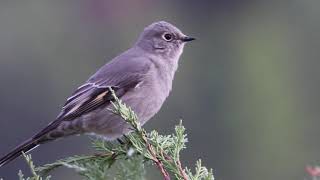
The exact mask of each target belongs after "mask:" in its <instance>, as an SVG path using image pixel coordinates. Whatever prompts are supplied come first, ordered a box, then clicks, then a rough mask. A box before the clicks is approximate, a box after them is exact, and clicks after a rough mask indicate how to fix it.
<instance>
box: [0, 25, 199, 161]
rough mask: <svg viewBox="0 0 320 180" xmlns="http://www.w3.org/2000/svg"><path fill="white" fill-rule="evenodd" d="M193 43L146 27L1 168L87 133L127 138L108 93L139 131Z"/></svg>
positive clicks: (171, 31) (171, 29)
mask: <svg viewBox="0 0 320 180" xmlns="http://www.w3.org/2000/svg"><path fill="white" fill-rule="evenodd" d="M192 40H194V38H191V37H189V36H186V35H184V34H183V33H182V32H181V31H180V30H179V29H178V28H176V27H175V26H173V25H172V24H170V23H167V22H164V21H160V22H155V23H153V24H151V25H149V26H147V27H146V28H145V29H144V31H143V32H142V33H141V34H140V36H139V38H138V40H137V42H136V43H135V44H134V45H133V47H132V48H130V49H128V50H127V51H125V52H124V53H122V54H120V55H119V56H117V57H115V58H114V59H113V60H112V61H110V62H109V63H107V64H106V65H104V66H103V67H101V68H100V69H99V70H98V71H97V72H96V73H95V74H94V75H92V76H91V77H90V78H89V80H87V81H86V82H85V83H84V84H83V85H82V86H80V87H79V88H78V89H77V90H76V91H75V92H74V93H73V94H72V96H71V97H69V98H68V99H67V102H66V103H65V105H64V106H63V108H62V111H61V113H60V114H59V115H58V117H57V118H56V120H54V121H53V122H51V123H50V124H49V125H48V126H46V127H45V128H44V129H43V130H41V131H40V132H39V133H37V134H35V135H34V136H33V137H31V138H30V139H28V140H27V141H25V142H24V143H22V144H21V145H19V146H18V147H16V148H15V149H14V150H13V151H11V152H10V153H8V154H7V155H5V156H4V157H3V158H1V159H0V167H1V166H3V165H4V164H6V163H8V162H10V161H11V160H13V159H15V158H16V157H18V156H20V155H21V152H27V151H29V150H31V149H32V148H34V147H36V146H37V145H39V144H43V143H45V142H48V141H51V140H55V139H57V138H61V137H65V136H70V135H75V134H85V133H90V134H95V135H99V136H103V137H104V138H105V139H107V140H113V139H116V138H119V137H121V136H122V135H123V134H126V133H128V132H129V131H130V130H129V129H130V127H129V126H130V125H129V124H127V123H126V122H125V121H124V120H122V119H121V117H119V116H117V115H114V114H113V113H112V112H110V110H109V108H111V106H112V105H111V103H110V101H112V100H113V98H112V94H111V92H110V90H109V87H111V88H112V89H113V90H114V91H115V93H116V95H117V96H118V97H119V98H120V99H121V100H122V101H123V102H124V103H125V104H126V105H128V106H129V107H131V108H132V110H133V111H134V112H135V113H136V114H137V116H138V119H139V121H140V123H141V124H142V125H143V124H144V123H145V122H146V121H148V120H149V119H150V118H151V117H153V116H154V115H155V114H156V113H157V112H158V111H159V109H160V108H161V106H162V104H163V102H164V101H165V99H166V98H167V97H168V95H169V92H170V91H171V87H172V80H173V77H174V73H175V71H176V70H177V67H178V60H179V57H180V55H181V53H182V51H183V47H184V45H185V42H188V41H192Z"/></svg>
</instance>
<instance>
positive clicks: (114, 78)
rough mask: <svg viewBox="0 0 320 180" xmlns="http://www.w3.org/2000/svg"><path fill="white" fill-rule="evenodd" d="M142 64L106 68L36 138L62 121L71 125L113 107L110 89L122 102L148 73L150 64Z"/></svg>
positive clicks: (113, 64) (134, 62) (132, 62)
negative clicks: (99, 109)
mask: <svg viewBox="0 0 320 180" xmlns="http://www.w3.org/2000/svg"><path fill="white" fill-rule="evenodd" d="M142 60H144V59H139V58H138V59H131V60H128V61H126V62H124V61H115V62H111V63H109V64H107V65H105V66H103V67H102V68H101V69H100V70H99V71H98V72H97V73H96V74H94V75H93V76H92V77H91V78H90V79H89V80H88V81H87V82H86V83H85V84H83V85H82V86H80V87H79V88H78V89H77V90H76V91H75V92H74V93H73V94H72V96H71V97H69V98H68V99H67V101H66V103H65V105H64V106H63V108H62V111H61V113H60V114H59V116H58V117H57V119H56V120H55V121H53V122H51V123H50V124H49V125H48V126H47V127H46V128H44V129H43V130H42V131H41V132H39V133H38V134H37V135H36V136H35V137H34V138H37V137H38V138H39V137H41V136H43V135H44V134H46V133H47V132H50V131H51V130H53V129H55V128H56V127H57V126H58V125H59V124H60V123H61V122H62V121H72V120H73V119H75V118H77V117H80V116H82V115H84V114H87V113H89V112H91V111H93V110H95V109H97V108H99V107H102V106H105V105H107V104H110V101H112V100H113V97H112V93H111V92H110V89H109V88H110V87H111V88H112V89H113V90H114V91H115V94H116V95H117V97H119V98H121V97H122V96H123V95H124V94H125V93H126V92H128V91H130V90H131V89H132V88H134V87H135V86H136V85H137V84H139V83H140V82H141V81H142V80H143V77H144V75H145V74H146V72H147V71H148V69H149V64H148V63H147V62H148V61H142Z"/></svg>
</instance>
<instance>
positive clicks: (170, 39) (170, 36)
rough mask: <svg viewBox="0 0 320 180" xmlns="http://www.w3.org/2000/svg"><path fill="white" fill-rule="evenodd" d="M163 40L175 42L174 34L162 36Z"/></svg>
mask: <svg viewBox="0 0 320 180" xmlns="http://www.w3.org/2000/svg"><path fill="white" fill-rule="evenodd" d="M162 39H164V40H165V41H168V42H169V41H172V40H173V35H172V34H170V33H164V34H163V35H162Z"/></svg>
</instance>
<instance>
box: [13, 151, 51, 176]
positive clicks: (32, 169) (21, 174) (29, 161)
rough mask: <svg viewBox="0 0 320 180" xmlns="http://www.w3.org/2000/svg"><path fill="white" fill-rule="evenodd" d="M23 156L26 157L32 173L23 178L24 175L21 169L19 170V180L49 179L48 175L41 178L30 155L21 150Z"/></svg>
mask: <svg viewBox="0 0 320 180" xmlns="http://www.w3.org/2000/svg"><path fill="white" fill-rule="evenodd" d="M22 155H23V157H24V158H25V159H26V161H27V163H28V165H29V167H30V171H31V174H32V177H27V178H24V175H23V173H22V171H21V170H19V173H18V176H19V180H50V176H47V177H45V178H42V177H41V176H40V175H38V174H37V172H36V169H35V166H34V164H33V162H32V158H31V155H26V154H25V153H24V152H22Z"/></svg>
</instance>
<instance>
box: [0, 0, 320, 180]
mask: <svg viewBox="0 0 320 180" xmlns="http://www.w3.org/2000/svg"><path fill="white" fill-rule="evenodd" d="M319 7H320V1H319V0H304V1H300V0H282V1H279V0H269V1H263V0H261V1H259V0H256V1H254V0H207V1H186V0H176V1H170V0H163V1H155V0H153V1H150V0H126V1H117V0H113V1H107V0H105V1H104V0H95V1H89V0H64V1H62V0H61V1H54V0H29V1H22V0H20V1H18V0H10V1H9V0H2V1H1V2H0V84H1V85H0V114H1V118H0V127H1V130H0V137H1V142H0V155H3V154H5V153H6V152H8V151H9V150H11V149H12V148H13V147H14V146H16V145H17V144H19V143H20V142H22V141H23V140H25V139H26V138H28V137H30V136H31V135H33V134H34V133H35V132H36V131H38V130H40V129H41V128H42V127H44V126H45V125H47V124H48V123H49V122H50V121H51V120H53V119H54V118H55V117H56V115H57V114H58V113H59V111H60V108H61V105H62V104H63V103H64V101H65V99H66V98H67V97H68V96H69V95H70V94H71V93H72V91H73V90H74V89H75V88H76V87H77V86H78V85H80V84H81V83H82V82H84V81H85V80H86V79H87V78H88V76H89V75H91V74H92V73H93V72H95V70H96V69H98V68H99V67H100V66H102V65H103V64H104V63H105V62H107V61H108V60H110V59H111V58H113V57H114V56H116V55H117V54H118V53H120V52H122V51H124V50H126V49H127V48H129V47H130V46H131V45H132V44H133V42H134V41H135V40H136V38H137V36H138V34H139V32H140V31H141V30H142V29H143V27H145V26H146V25H148V24H150V23H152V22H153V21H158V20H166V21H169V22H171V23H173V24H175V25H177V26H178V27H179V28H180V29H182V30H183V31H184V32H185V33H186V34H189V35H192V36H195V37H197V39H198V40H197V41H194V42H193V43H190V44H188V45H187V46H186V48H185V51H184V54H183V55H182V57H181V60H180V66H179V70H178V72H177V73H176V76H175V82H174V87H173V91H172V93H171V95H170V97H169V99H168V100H167V101H166V103H165V105H164V106H163V108H162V110H161V112H160V113H158V114H157V116H156V117H154V118H153V119H154V120H153V121H150V122H149V123H147V125H146V128H147V129H148V130H151V129H157V130H158V131H160V132H162V133H170V132H172V131H173V127H174V125H175V124H177V123H178V121H179V119H180V118H182V119H183V122H184V125H185V127H186V128H187V132H188V137H189V141H190V142H189V143H188V144H187V145H188V149H186V150H185V151H184V153H183V163H184V165H187V166H189V167H191V166H193V164H194V163H195V161H196V160H197V159H198V158H201V159H203V162H204V164H205V165H206V166H208V167H211V168H213V169H214V174H215V177H216V179H218V180H232V179H237V180H255V179H259V180H270V179H281V180H292V179H298V180H302V179H304V178H306V177H307V175H306V173H305V170H304V169H305V166H306V165H308V164H316V163H318V162H319V161H318V160H319V159H320V141H318V137H319V136H320V131H319V127H320V109H319V105H320V96H319V92H320V71H319V67H320V60H319V57H320V49H319V47H320V19H319V17H320V11H319ZM91 151H92V150H91V148H90V145H89V140H88V138H87V137H85V136H81V137H71V138H68V139H65V140H61V141H57V142H53V143H49V144H46V145H42V146H41V148H38V149H36V150H34V151H33V153H32V155H33V158H34V161H35V163H36V164H43V163H48V162H52V161H54V160H56V159H59V158H63V157H66V156H70V155H74V154H87V153H90V152H91ZM19 169H22V170H23V171H24V172H26V174H27V172H28V171H29V170H28V167H27V165H26V163H25V161H24V160H23V159H22V158H19V159H18V160H16V161H14V162H12V163H11V164H9V165H7V166H5V167H3V168H1V169H0V177H3V178H4V179H5V180H12V179H18V178H17V172H18V170H19ZM52 175H53V179H68V180H75V179H79V178H80V177H79V176H77V175H76V174H75V173H74V172H73V171H72V170H68V169H63V168H62V169H59V170H57V171H55V172H54V173H53V174H52ZM148 176H149V179H161V177H160V176H159V174H158V173H157V172H151V173H149V175H148Z"/></svg>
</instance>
